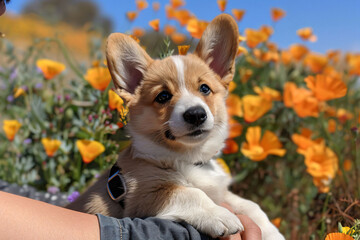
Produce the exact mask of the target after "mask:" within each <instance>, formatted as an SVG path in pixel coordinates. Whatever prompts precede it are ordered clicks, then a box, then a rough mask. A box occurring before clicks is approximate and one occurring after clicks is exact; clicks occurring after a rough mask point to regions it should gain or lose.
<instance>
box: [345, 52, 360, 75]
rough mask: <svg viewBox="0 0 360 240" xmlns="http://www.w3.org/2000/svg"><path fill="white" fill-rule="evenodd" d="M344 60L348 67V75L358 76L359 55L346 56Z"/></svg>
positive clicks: (359, 66) (359, 69)
mask: <svg viewBox="0 0 360 240" xmlns="http://www.w3.org/2000/svg"><path fill="white" fill-rule="evenodd" d="M346 60H347V63H348V65H349V68H350V69H349V73H350V74H354V75H358V76H360V54H347V55H346Z"/></svg>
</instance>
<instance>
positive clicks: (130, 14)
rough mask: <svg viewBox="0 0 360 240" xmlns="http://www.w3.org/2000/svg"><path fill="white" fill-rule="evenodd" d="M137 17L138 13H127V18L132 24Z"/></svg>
mask: <svg viewBox="0 0 360 240" xmlns="http://www.w3.org/2000/svg"><path fill="white" fill-rule="evenodd" d="M137 16H138V13H137V12H135V11H129V12H126V17H127V19H128V20H129V21H130V22H132V21H134V20H135V19H136V18H137Z"/></svg>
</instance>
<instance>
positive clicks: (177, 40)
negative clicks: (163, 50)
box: [170, 33, 186, 45]
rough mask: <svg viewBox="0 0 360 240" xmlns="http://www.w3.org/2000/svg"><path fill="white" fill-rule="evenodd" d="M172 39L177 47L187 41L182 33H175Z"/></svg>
mask: <svg viewBox="0 0 360 240" xmlns="http://www.w3.org/2000/svg"><path fill="white" fill-rule="evenodd" d="M170 38H171V40H172V41H173V42H174V43H175V44H176V45H178V44H181V43H183V42H184V41H185V40H186V36H185V34H182V33H173V34H171V36H170Z"/></svg>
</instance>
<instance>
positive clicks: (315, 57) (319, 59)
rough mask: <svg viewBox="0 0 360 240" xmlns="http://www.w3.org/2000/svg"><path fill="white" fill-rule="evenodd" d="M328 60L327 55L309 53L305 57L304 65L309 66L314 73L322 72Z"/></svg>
mask: <svg viewBox="0 0 360 240" xmlns="http://www.w3.org/2000/svg"><path fill="white" fill-rule="evenodd" d="M327 62H328V60H327V58H326V56H324V55H322V54H315V53H309V54H308V55H307V56H306V57H305V59H304V65H305V66H307V67H309V68H310V70H311V71H312V72H314V73H319V72H321V71H322V70H323V69H324V68H325V66H326V64H327Z"/></svg>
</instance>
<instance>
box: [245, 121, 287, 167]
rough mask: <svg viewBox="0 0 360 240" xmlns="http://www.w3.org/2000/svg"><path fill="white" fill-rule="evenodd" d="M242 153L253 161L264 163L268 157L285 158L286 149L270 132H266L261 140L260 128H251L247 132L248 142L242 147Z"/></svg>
mask: <svg viewBox="0 0 360 240" xmlns="http://www.w3.org/2000/svg"><path fill="white" fill-rule="evenodd" d="M241 152H242V154H244V155H245V156H246V157H248V158H249V159H251V160H253V161H262V160H264V159H265V158H267V156H268V155H276V156H280V157H282V156H284V155H285V153H286V150H285V149H282V144H281V142H280V141H279V139H278V137H277V136H276V135H275V134H274V133H273V132H270V131H265V133H264V135H263V137H262V138H261V128H260V127H259V126H256V127H249V128H248V129H247V132H246V142H245V143H243V144H242V146H241Z"/></svg>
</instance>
